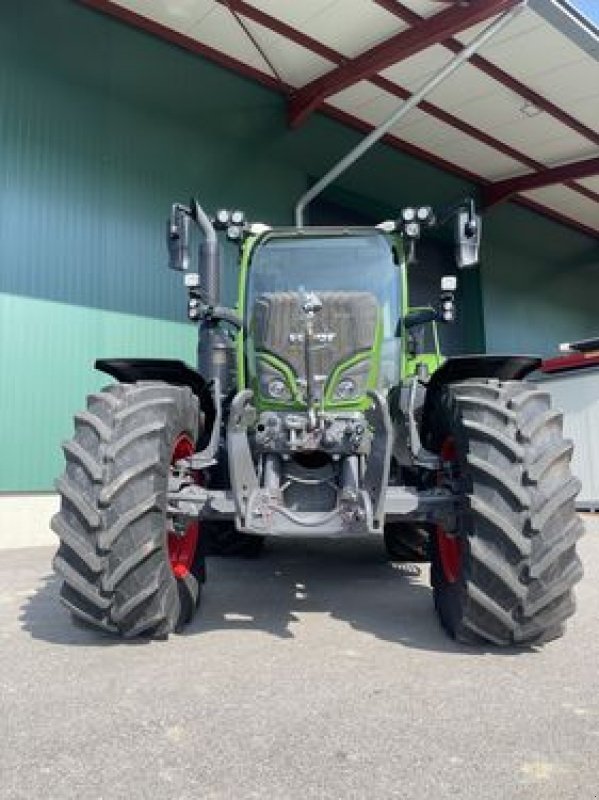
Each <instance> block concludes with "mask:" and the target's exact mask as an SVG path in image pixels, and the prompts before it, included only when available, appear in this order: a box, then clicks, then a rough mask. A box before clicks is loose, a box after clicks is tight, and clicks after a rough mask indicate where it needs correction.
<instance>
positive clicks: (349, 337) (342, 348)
mask: <svg viewBox="0 0 599 800" xmlns="http://www.w3.org/2000/svg"><path fill="white" fill-rule="evenodd" d="M449 221H453V223H454V224H455V230H456V254H457V264H458V267H468V266H472V265H473V264H475V263H476V262H477V259H478V255H477V254H478V245H479V240H480V218H479V217H478V216H477V215H476V214H475V213H474V208H473V204H472V202H470V201H467V202H464V203H461V204H458V205H457V206H456V207H455V208H453V209H450V210H448V211H447V212H446V213H435V212H434V211H433V209H431V208H429V207H422V208H404V209H403V211H402V212H401V214H400V215H399V217H398V219H397V220H392V221H389V222H384V223H381V224H380V225H377V226H374V227H330V228H327V227H304V226H300V227H288V228H271V227H268V226H266V225H261V224H249V223H248V222H246V221H245V219H244V215H243V214H242V213H241V212H233V213H228V212H226V211H221V212H217V213H216V215H215V216H214V217H209V216H208V215H207V214H206V213H205V212H204V211H203V209H202V208H201V207H200V205H199V204H198V203H197V202H196V201H192V202H191V204H190V205H189V206H183V205H180V204H176V205H174V206H173V207H172V211H171V215H170V218H169V221H168V223H167V239H168V245H169V252H170V262H171V263H170V266H171V267H173V268H175V269H178V270H182V271H183V272H184V273H185V276H184V281H185V285H186V287H187V291H188V296H189V299H188V316H189V318H190V319H191V320H193V321H194V322H195V323H196V324H197V325H198V329H199V335H198V363H197V369H193V368H191V367H189V366H187V365H186V364H184V363H182V362H180V361H174V360H158V359H114V360H102V361H97V362H96V367H97V368H98V369H100V370H102V371H103V372H105V373H108V374H109V375H111V376H112V377H113V378H114V379H116V381H117V382H116V383H114V384H112V385H110V386H108V387H107V388H105V389H104V390H102V391H101V392H99V393H97V394H92V395H91V396H90V397H89V398H88V401H87V408H86V410H84V411H82V412H81V413H79V414H77V415H76V416H75V435H74V437H73V439H71V440H70V441H68V442H66V443H65V444H64V452H65V456H66V470H65V473H64V474H63V476H62V477H61V478H60V479H59V480H58V482H57V486H58V491H59V493H60V495H61V510H60V512H59V513H58V514H57V515H56V516H55V517H54V519H53V522H52V527H53V529H54V531H55V532H56V533H57V534H58V536H59V538H60V547H59V549H58V552H57V555H56V557H55V560H54V564H55V568H56V570H57V572H58V573H59V574H60V575H61V576H62V578H63V583H62V589H61V597H62V601H63V602H64V604H65V605H66V606H67V608H68V609H70V611H71V612H72V613H73V615H74V616H75V617H77V618H79V619H81V620H84V621H86V622H87V623H90V624H92V625H94V626H97V627H99V628H102V629H104V630H106V631H113V632H114V633H117V634H121V635H123V636H126V637H134V636H137V635H143V636H147V637H164V636H166V635H168V634H169V633H170V632H172V631H176V630H178V629H180V628H181V626H183V625H184V624H185V623H187V622H188V621H189V620H190V619H191V618H192V616H193V614H194V612H195V610H196V609H197V607H198V605H199V601H200V594H201V589H202V584H203V582H204V580H205V577H206V571H205V557H206V554H207V553H212V554H217V553H218V554H223V555H224V554H232V555H245V556H257V555H258V554H259V552H260V550H261V548H262V545H263V542H264V539H265V537H275V536H292V537H310V536H317V537H332V538H336V539H343V540H345V539H349V538H350V537H378V538H379V539H380V541H381V542H384V543H385V544H386V547H387V550H388V552H389V554H390V556H391V558H395V559H397V558H400V559H405V560H414V559H415V558H422V557H423V556H424V555H427V556H428V555H430V560H431V583H432V587H433V598H434V606H435V608H436V611H437V614H438V616H439V618H440V621H441V624H442V625H443V627H444V628H445V629H446V630H447V632H448V633H449V634H450V635H451V636H452V637H454V638H455V639H457V640H459V641H461V642H466V643H473V644H476V643H477V644H487V643H493V644H496V645H514V644H517V645H531V644H538V643H542V642H545V641H547V640H548V639H551V638H555V637H556V636H559V635H560V634H561V633H562V632H563V629H564V623H565V621H566V619H567V618H568V617H569V616H570V615H571V614H572V613H573V611H574V600H573V594H572V588H573V586H574V584H575V583H576V582H577V581H578V580H579V579H580V577H581V565H580V561H579V559H578V557H577V555H576V549H575V547H576V541H577V539H578V538H579V536H580V535H581V532H582V524H581V522H580V520H579V519H578V517H577V515H576V512H575V497H576V494H577V492H578V489H579V482H578V481H577V480H576V479H575V478H574V477H573V476H572V475H571V473H570V467H569V463H570V457H571V452H572V446H571V444H570V442H568V441H565V440H564V438H563V437H562V420H561V415H560V414H559V413H558V412H557V411H553V410H552V409H551V408H550V400H549V396H548V394H547V392H546V391H544V390H543V389H541V388H539V387H538V386H537V385H535V384H534V383H529V382H527V381H526V380H525V377H526V376H527V375H528V374H529V373H532V372H533V371H534V370H535V369H536V368H537V367H538V366H539V364H540V361H539V359H538V358H534V357H528V356H496V355H489V356H480V355H478V356H462V357H455V358H444V357H443V356H442V355H441V352H440V349H439V337H438V332H437V329H438V325H439V324H440V323H448V322H451V321H452V320H453V318H454V313H455V298H454V292H455V289H456V278H455V276H447V277H446V278H444V279H443V280H442V286H441V291H440V295H439V297H437V298H433V300H434V302H433V303H432V304H431V305H430V306H427V307H418V308H414V307H412V306H411V305H410V297H409V284H410V282H409V274H410V269H411V264H412V263H413V262H414V260H415V256H414V253H415V248H416V247H417V244H418V240H419V238H420V237H421V235H423V234H424V233H425V232H426V231H427V230H428V229H430V228H432V227H433V226H435V225H440V224H445V223H446V222H449ZM196 228H197V230H198V231H199V234H200V237H201V243H200V246H199V255H198V269H197V271H193V270H191V269H190V267H191V266H192V260H193V259H192V249H191V239H192V236H191V234H192V230H195V229H196ZM219 230H220V231H223V232H224V234H226V236H227V237H228V239H230V240H233V241H236V242H237V243H238V245H239V249H240V259H239V289H238V300H237V306H236V307H235V308H234V309H233V308H227V307H224V306H223V305H221V297H220V295H221V292H220V283H219V276H220V265H219V253H220V245H219V237H218V234H217V231H219ZM425 268H426V265H422V264H421V265H420V266H419V269H425Z"/></svg>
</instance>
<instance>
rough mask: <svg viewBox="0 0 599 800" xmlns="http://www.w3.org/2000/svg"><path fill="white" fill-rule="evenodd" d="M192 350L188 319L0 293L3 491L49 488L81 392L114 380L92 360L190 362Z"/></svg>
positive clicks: (0, 483)
mask: <svg viewBox="0 0 599 800" xmlns="http://www.w3.org/2000/svg"><path fill="white" fill-rule="evenodd" d="M173 277H174V276H173ZM194 350H195V340H194V328H193V326H192V325H191V324H190V323H177V322H169V321H167V320H161V319H153V318H151V317H142V316H135V315H132V314H120V313H118V312H114V311H104V310H100V309H94V308H87V307H84V306H78V305H72V304H67V303H55V302H51V301H48V300H39V299H33V298H27V297H19V296H16V295H6V294H0V364H2V380H1V381H0V408H1V409H2V419H1V421H0V427H1V430H2V457H1V458H0V487H2V490H3V491H17V490H22V489H26V490H28V491H36V490H40V491H43V490H47V489H48V488H50V486H51V484H52V480H53V478H54V477H55V476H57V475H58V474H59V472H60V470H61V468H62V454H61V451H60V442H61V441H63V440H64V439H66V438H68V437H70V436H71V435H72V416H73V414H74V413H75V412H76V411H78V410H80V409H81V408H82V407H83V405H84V401H85V396H86V394H88V393H89V392H93V391H97V390H98V389H99V388H100V387H101V386H104V385H106V384H107V383H110V382H111V379H110V378H109V377H108V376H107V375H103V374H102V373H100V372H97V371H95V370H94V369H93V368H92V365H93V362H94V359H95V358H102V357H109V356H118V355H120V354H126V355H131V356H145V355H155V356H157V357H164V358H182V359H183V360H187V361H188V363H191V364H193V363H194Z"/></svg>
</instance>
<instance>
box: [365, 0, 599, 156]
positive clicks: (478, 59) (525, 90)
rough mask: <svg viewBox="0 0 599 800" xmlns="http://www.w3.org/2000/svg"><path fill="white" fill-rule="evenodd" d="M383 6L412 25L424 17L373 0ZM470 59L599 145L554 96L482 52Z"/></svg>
mask: <svg viewBox="0 0 599 800" xmlns="http://www.w3.org/2000/svg"><path fill="white" fill-rule="evenodd" d="M374 2H375V3H377V4H378V5H379V6H381V8H384V9H385V10H386V11H389V13H391V14H394V15H395V16H396V17H399V19H401V20H403V21H404V22H407V23H408V24H410V25H414V24H415V23H416V22H418V21H419V20H422V19H423V18H422V17H421V16H420V14H416V12H415V11H412V10H411V9H409V8H406V6H404V5H402V4H401V3H400V2H397V0H374ZM441 44H442V45H443V46H444V47H447V48H448V50H451V51H452V53H459V52H460V51H462V50H463V49H464V45H463V44H462V43H461V42H459V41H458V40H457V39H448V40H447V41H445V42H442V43H441ZM469 63H470V64H472V65H473V66H475V67H477V68H478V69H479V70H481V72H484V73H485V74H486V75H488V76H489V77H490V78H493V79H494V80H496V81H497V82H498V83H501V84H502V85H503V86H505V87H506V88H508V89H511V90H512V91H513V92H514V93H515V94H518V95H520V97H522V98H524V99H525V100H528V102H529V103H532V104H533V105H534V106H536V107H537V108H540V109H542V110H543V111H545V112H546V113H547V114H549V115H550V116H552V117H554V118H555V119H557V120H559V122H561V123H562V124H563V125H565V126H566V127H568V128H571V129H572V130H574V131H576V132H577V133H579V134H580V135H581V136H583V137H584V138H585V139H588V140H589V141H590V142H593V144H598V145H599V132H597V131H594V130H593V129H592V128H589V127H588V126H587V125H584V123H582V122H580V120H578V119H576V118H575V117H573V116H572V115H571V114H568V112H567V111H564V109H563V108H560V107H559V106H557V105H555V103H553V102H551V100H549V99H547V98H546V97H543V96H542V95H540V94H539V93H538V92H536V91H535V90H534V89H531V87H530V86H526V85H525V84H524V83H522V82H521V81H519V80H518V79H517V78H514V76H513V75H510V74H509V73H507V72H505V70H503V69H501V67H498V66H496V65H495V64H493V63H492V62H491V61H488V60H487V59H486V58H483V56H481V55H478V54H475V55H473V56H472V57H471V58H470V59H469Z"/></svg>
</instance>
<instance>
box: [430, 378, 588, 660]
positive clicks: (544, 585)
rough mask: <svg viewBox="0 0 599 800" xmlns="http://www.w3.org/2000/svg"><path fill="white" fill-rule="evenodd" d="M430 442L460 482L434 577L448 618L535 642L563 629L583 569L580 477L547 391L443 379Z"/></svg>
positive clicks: (466, 630)
mask: <svg viewBox="0 0 599 800" xmlns="http://www.w3.org/2000/svg"><path fill="white" fill-rule="evenodd" d="M431 418H432V419H433V420H434V422H433V424H432V425H431V427H430V428H429V430H428V438H425V442H426V444H427V446H428V447H429V449H432V450H434V451H435V452H438V453H441V455H442V460H443V462H444V464H445V469H444V470H443V472H442V473H440V478H442V476H445V479H447V477H448V474H449V475H450V476H451V477H450V480H449V482H450V484H453V486H454V487H455V486H456V485H458V486H461V487H462V493H463V494H462V496H463V499H464V503H463V508H462V510H461V511H460V512H459V513H458V515H457V523H456V526H455V529H454V530H446V529H445V528H443V527H442V526H437V529H436V532H435V535H434V536H433V538H432V556H431V562H432V563H431V582H432V586H433V594H434V602H435V607H436V609H437V613H438V615H439V618H440V621H441V624H442V625H443V627H444V628H445V629H446V630H447V631H448V632H449V634H450V635H451V636H453V637H454V638H455V639H457V640H459V641H461V642H466V643H478V644H480V643H493V644H495V645H501V646H506V645H535V644H540V643H543V642H545V641H549V640H551V639H554V638H556V637H558V636H560V635H561V634H562V633H563V632H564V623H565V621H566V619H567V618H568V617H570V616H571V615H572V614H573V613H574V610H575V603H574V598H573V592H572V589H573V587H574V585H575V584H576V583H577V581H579V580H580V578H581V576H582V567H581V564H580V560H579V559H578V556H577V554H576V542H577V540H578V539H579V537H580V536H581V534H582V532H583V525H582V522H581V520H580V519H579V517H578V516H577V514H576V510H575V498H576V495H577V493H578V491H579V488H580V483H579V481H578V480H577V479H576V478H575V477H573V476H572V474H571V472H570V458H571V453H572V444H571V442H569V441H567V440H565V439H564V438H563V436H562V417H561V414H560V413H559V412H556V411H553V410H551V408H550V397H549V395H548V393H547V392H545V391H543V390H541V389H540V388H536V387H535V386H533V385H532V384H529V383H526V382H521V381H507V382H500V381H498V380H482V379H478V380H467V381H463V382H460V383H454V384H451V385H449V386H447V387H445V388H444V390H443V392H442V393H441V395H440V396H439V398H438V401H437V407H436V408H435V413H434V416H432V417H431Z"/></svg>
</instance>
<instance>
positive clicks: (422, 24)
mask: <svg viewBox="0 0 599 800" xmlns="http://www.w3.org/2000/svg"><path fill="white" fill-rule="evenodd" d="M518 2H519V0H487V2H485V3H477V4H473V5H466V6H463V5H452V6H450V7H449V8H447V9H446V10H445V11H441V12H439V13H437V14H434V15H433V16H432V17H427V18H424V19H420V20H419V21H418V22H416V23H414V24H413V25H411V27H409V28H406V29H405V30H403V31H400V32H399V33H396V34H394V35H393V36H391V37H390V38H389V39H386V40H385V41H383V42H380V43H379V44H377V45H375V46H374V47H371V48H370V49H369V50H365V51H364V52H363V53H360V55H358V56H356V57H355V58H352V59H349V60H347V59H345V60H344V63H342V64H340V65H339V66H337V67H336V68H335V69H333V70H331V71H330V72H328V73H326V74H325V75H321V76H320V77H318V78H316V79H315V80H313V81H311V82H310V83H309V84H307V85H306V86H303V87H302V88H301V89H300V90H299V91H297V92H296V93H295V94H294V96H293V97H292V98H291V100H290V104H289V121H290V124H291V127H296V126H297V125H300V124H301V123H302V122H304V121H305V120H306V119H307V117H308V116H309V115H310V114H311V113H312V112H313V111H315V110H316V109H317V108H318V106H319V105H320V104H321V103H322V102H324V101H325V100H326V98H327V97H331V95H334V94H337V93H338V92H340V91H342V90H343V89H346V88H347V87H348V86H352V85H353V84H354V83H357V82H359V81H361V80H368V79H369V78H371V77H372V76H373V75H376V74H377V73H378V72H380V71H381V70H383V69H386V68H387V67H390V66H393V65H394V64H398V63H400V62H401V61H404V60H405V59H407V58H410V57H411V56H414V55H416V54H417V53H420V52H422V51H423V50H426V49H427V48H429V47H432V46H433V45H435V44H440V43H441V42H444V41H445V40H446V39H448V38H449V37H450V36H452V35H453V34H454V33H459V32H460V31H463V30H466V29H468V28H470V27H472V26H473V25H476V24H478V23H480V22H484V21H485V20H487V19H489V18H490V17H493V16H496V15H497V14H499V13H500V12H502V11H508V10H509V9H510V8H513V7H514V6H515V5H517V3H518Z"/></svg>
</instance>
